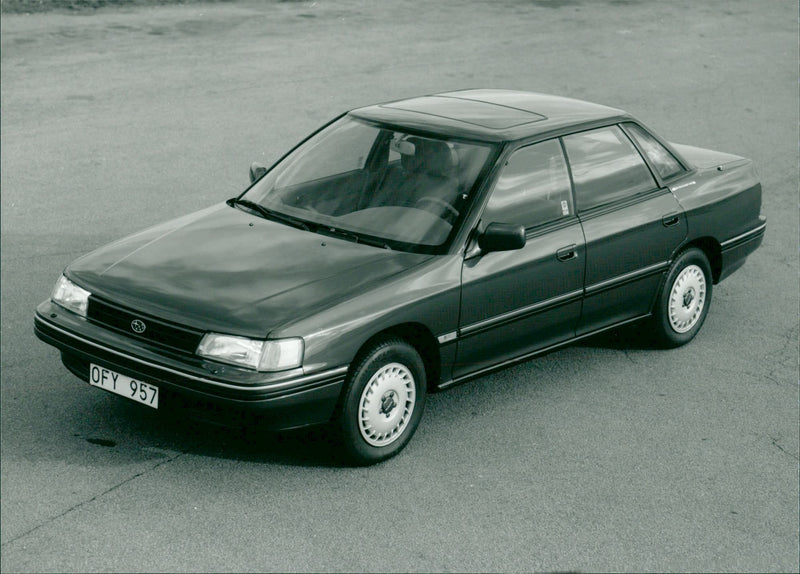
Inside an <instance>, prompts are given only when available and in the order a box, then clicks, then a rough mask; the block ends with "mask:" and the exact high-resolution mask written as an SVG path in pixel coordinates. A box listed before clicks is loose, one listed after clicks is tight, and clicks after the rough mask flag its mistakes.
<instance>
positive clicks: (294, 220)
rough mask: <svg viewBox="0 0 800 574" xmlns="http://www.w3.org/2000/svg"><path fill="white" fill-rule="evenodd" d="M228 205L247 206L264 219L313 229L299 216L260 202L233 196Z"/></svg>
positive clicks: (308, 229)
mask: <svg viewBox="0 0 800 574" xmlns="http://www.w3.org/2000/svg"><path fill="white" fill-rule="evenodd" d="M228 205H241V206H242V207H245V208H247V209H249V210H251V211H255V212H256V213H258V214H259V215H261V217H263V218H264V219H271V220H273V221H279V222H281V223H285V224H287V225H291V226H292V227H297V228H299V229H304V230H306V231H312V228H311V225H310V224H309V223H308V222H307V221H304V220H302V219H300V218H299V217H293V216H291V215H286V214H285V213H281V212H279V211H274V210H272V209H270V208H269V207H264V206H263V205H261V204H260V203H256V202H255V201H250V200H249V199H237V198H233V199H230V200H228Z"/></svg>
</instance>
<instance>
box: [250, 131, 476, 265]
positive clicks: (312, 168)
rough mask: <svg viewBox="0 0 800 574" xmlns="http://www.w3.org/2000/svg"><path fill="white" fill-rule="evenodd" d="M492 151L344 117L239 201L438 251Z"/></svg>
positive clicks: (374, 239) (320, 225)
mask: <svg viewBox="0 0 800 574" xmlns="http://www.w3.org/2000/svg"><path fill="white" fill-rule="evenodd" d="M491 149H492V148H491V146H488V145H484V144H475V143H464V142H460V141H448V140H445V139H434V138H429V137H422V136H418V135H411V134H407V133H403V132H402V131H394V130H393V129H387V128H381V127H378V126H374V125H372V124H368V123H366V122H362V121H360V120H356V119H354V118H351V117H349V116H344V117H342V118H341V119H339V120H337V121H335V122H334V123H332V124H331V125H329V126H328V127H326V128H325V129H323V130H322V131H320V132H319V133H317V134H315V135H314V136H312V137H311V138H310V139H309V140H308V141H306V142H305V143H303V144H302V145H301V146H300V147H298V148H297V149H295V150H294V151H293V152H292V153H290V154H289V155H288V156H287V157H285V158H284V159H283V160H282V161H281V162H280V163H279V164H277V165H276V166H275V167H274V168H273V169H272V170H270V172H269V173H267V174H266V175H265V176H264V177H263V178H261V179H260V180H259V181H258V182H257V183H256V184H255V185H254V186H253V187H252V188H251V189H250V190H249V191H248V192H247V193H246V194H245V195H244V196H243V198H242V199H244V200H249V201H252V202H255V203H257V204H259V205H260V206H261V207H263V208H266V210H261V212H262V215H263V214H268V212H274V213H277V214H280V215H284V216H289V217H291V218H292V219H293V220H295V221H298V220H299V221H301V222H303V223H305V224H306V225H305V227H307V228H308V229H311V230H313V231H316V232H318V233H325V234H338V235H341V236H342V237H345V238H347V239H350V240H353V241H362V242H365V243H372V244H376V245H381V246H386V247H389V248H392V249H402V250H406V251H417V252H435V251H436V248H437V247H440V246H442V245H443V244H445V242H446V241H447V240H448V238H449V237H450V235H451V231H452V230H453V227H454V226H455V225H456V223H457V222H459V221H460V216H461V215H462V213H463V212H464V211H465V210H466V206H467V203H468V200H469V193H470V191H471V190H472V186H473V184H474V183H475V180H476V179H477V177H478V174H479V173H480V172H481V169H482V168H483V166H484V164H485V163H486V161H487V159H488V157H489V153H490V151H491ZM245 207H246V205H245Z"/></svg>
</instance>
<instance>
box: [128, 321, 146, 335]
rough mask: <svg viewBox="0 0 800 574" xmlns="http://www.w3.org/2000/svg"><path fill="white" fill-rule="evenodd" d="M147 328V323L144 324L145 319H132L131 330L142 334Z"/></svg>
mask: <svg viewBox="0 0 800 574" xmlns="http://www.w3.org/2000/svg"><path fill="white" fill-rule="evenodd" d="M145 329H147V325H145V324H144V321H140V320H139V319H134V320H133V321H131V330H132V331H133V332H134V333H137V334H139V335H141V334H142V333H144V330H145Z"/></svg>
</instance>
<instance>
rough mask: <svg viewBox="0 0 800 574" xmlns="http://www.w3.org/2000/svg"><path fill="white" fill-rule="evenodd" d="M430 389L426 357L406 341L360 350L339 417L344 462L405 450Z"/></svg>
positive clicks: (362, 461) (385, 342)
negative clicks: (425, 362) (427, 390)
mask: <svg viewBox="0 0 800 574" xmlns="http://www.w3.org/2000/svg"><path fill="white" fill-rule="evenodd" d="M426 387H427V381H426V378H425V365H424V364H423V362H422V358H421V357H420V355H419V353H418V352H417V350H416V349H414V347H412V346H411V345H409V344H408V343H407V342H406V341H404V340H403V339H399V338H391V339H384V340H382V341H379V342H377V343H375V344H374V345H373V346H371V347H369V348H368V350H367V351H366V352H365V353H361V354H359V356H358V357H357V358H356V361H355V363H354V367H353V368H352V369H351V371H350V374H349V375H348V377H347V384H346V386H345V391H344V395H343V400H342V403H341V407H340V411H339V413H338V416H337V418H336V420H335V421H334V425H335V431H336V434H337V435H338V437H339V439H340V445H341V447H342V455H343V456H344V458H345V461H346V462H348V463H350V464H355V465H368V464H374V463H376V462H380V461H382V460H386V459H387V458H390V457H392V456H394V455H396V454H397V453H398V452H400V451H401V450H402V449H403V447H405V446H406V445H407V444H408V441H409V440H411V437H412V436H413V434H414V431H415V430H416V429H417V426H418V425H419V421H420V419H421V418H422V411H423V410H424V408H425V396H426Z"/></svg>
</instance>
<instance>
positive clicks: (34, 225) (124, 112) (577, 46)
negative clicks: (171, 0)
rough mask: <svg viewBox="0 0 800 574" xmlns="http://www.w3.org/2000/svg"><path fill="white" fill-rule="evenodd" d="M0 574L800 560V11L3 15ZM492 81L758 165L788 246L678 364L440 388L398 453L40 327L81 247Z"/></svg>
mask: <svg viewBox="0 0 800 574" xmlns="http://www.w3.org/2000/svg"><path fill="white" fill-rule="evenodd" d="M0 58H1V59H0V63H1V64H2V65H1V66H0V80H1V81H0V110H2V128H1V129H2V132H1V135H0V146H1V149H0V188H1V189H2V194H1V197H0V201H1V206H0V207H1V208H2V211H1V212H0V218H1V223H2V225H1V228H0V234H1V235H0V239H2V260H1V263H2V267H1V269H0V272H1V280H2V289H1V293H2V308H1V312H2V330H1V335H2V358H1V360H2V364H1V366H0V376H1V377H2V378H1V381H0V392H1V393H2V394H1V395H0V414H1V415H2V419H1V420H0V430H1V431H2V434H1V435H0V461H1V465H2V468H1V470H2V477H1V478H2V481H1V482H0V510H1V511H2V531H1V533H0V555H1V556H2V557H1V558H0V569H2V571H3V572H44V571H62V572H92V571H136V572H145V571H398V572H399V571H424V572H429V571H523V572H529V571H747V572H751V571H798V523H799V522H800V517H799V516H798V451H799V450H800V447H799V446H798V443H799V442H800V440H799V437H798V434H799V432H800V431H799V427H800V424H799V423H798V418H799V416H800V415H799V414H798V403H799V402H800V399H799V398H798V330H799V328H798V324H799V319H798V310H799V309H800V293H799V289H798V271H799V270H800V263H799V261H798V246H799V245H800V238H799V235H798V227H799V226H798V164H799V163H800V161H799V159H798V121H799V120H800V118H799V117H798V116H799V113H798V7H797V3H796V2H792V1H784V0H773V1H756V0H751V1H747V0H725V1H708V2H694V1H688V0H674V1H669V2H646V1H637V0H607V1H591V2H590V1H588V0H560V1H558V0H552V1H547V0H540V1H521V0H519V1H515V0H499V1H495V2H489V1H479V0H472V1H464V2H457V1H442V2H436V3H428V2H421V1H420V2H411V1H407V0H406V1H404V0H400V1H397V2H380V3H379V2H369V1H366V0H341V1H332V0H331V1H326V0H319V1H295V2H256V1H254V0H253V1H246V0H240V1H232V2H224V3H214V4H202V3H192V4H186V5H177V6H161V7H138V8H129V9H124V8H123V9H119V8H106V9H101V10H97V11H77V12H75V13H47V14H35V15H3V17H2V20H0ZM469 87H497V88H513V89H524V90H531V91H539V92H546V93H554V94H560V95H566V96H571V97H577V98H582V99H587V100H590V101H595V102H599V103H603V104H607V105H611V106H614V107H619V108H623V109H626V110H628V111H630V112H631V113H633V114H634V115H636V116H637V117H639V118H641V119H642V120H643V121H644V122H645V123H646V124H647V125H649V126H650V127H651V128H653V129H654V130H655V131H656V132H658V133H660V134H661V135H663V136H664V137H666V138H667V139H669V140H671V141H676V142H681V143H688V144H691V145H696V146H701V147H708V148H711V149H717V150H721V151H726V152H730V153H734V154H738V155H742V156H745V157H749V158H752V159H753V160H754V161H755V162H756V164H757V165H758V169H759V173H760V175H761V178H762V183H763V190H764V202H763V213H764V214H765V215H766V216H767V217H768V229H767V234H766V237H765V239H764V243H763V245H762V247H761V249H760V250H759V251H757V252H756V253H755V254H754V255H753V256H752V257H751V258H750V259H749V260H748V262H747V263H746V265H745V266H744V267H743V268H742V269H740V270H739V271H737V272H736V273H735V274H734V275H733V276H731V277H730V278H729V279H727V280H726V281H724V282H723V283H721V284H720V285H718V286H716V288H715V290H714V299H713V302H712V304H711V310H710V314H709V316H708V319H707V320H706V323H705V325H704V327H703V329H702V331H701V332H700V334H699V335H698V337H697V338H696V339H695V340H694V341H693V342H692V343H691V344H689V345H687V346H685V347H682V348H680V349H675V350H671V351H661V350H655V349H652V348H649V347H648V346H647V345H644V344H642V343H641V338H640V337H639V333H638V332H637V331H636V329H633V330H625V331H620V332H616V333H612V334H609V335H606V336H603V337H598V338H595V339H592V340H589V341H585V342H583V343H581V344H578V345H574V346H571V347H568V348H565V349H562V350H560V351H558V352H555V353H552V354H549V355H547V356H545V357H542V358H540V359H537V360H534V361H530V362H528V363H525V364H522V365H519V366H517V367H514V368H511V369H507V370H504V371H501V372H499V373H496V374H493V375H491V376H487V377H484V378H481V379H478V380H476V381H473V382H471V383H468V384H466V385H462V386H459V387H456V388H454V389H451V390H449V391H446V392H443V393H438V394H435V395H433V396H431V397H430V398H429V401H428V405H427V409H426V413H425V416H424V418H423V421H422V423H421V426H420V428H419V430H418V432H417V434H416V435H415V437H414V439H413V440H412V442H411V443H410V445H409V446H408V447H407V448H406V449H405V450H404V451H403V452H402V453H401V454H400V455H399V456H398V457H396V458H395V459H392V460H390V461H387V462H385V463H383V464H380V465H377V466H374V467H369V468H359V469H351V468H342V467H340V466H338V465H337V464H336V463H335V460H334V458H333V457H332V456H331V454H330V448H329V444H328V440H327V437H326V435H325V433H323V432H320V431H307V432H299V433H290V434H282V435H267V434H264V433H261V432H258V431H257V430H254V429H247V430H229V429H221V428H217V427H213V426H210V425H204V424H201V423H197V422H192V421H187V420H181V419H178V420H174V419H170V418H168V417H165V416H163V415H161V414H159V413H154V412H151V411H149V410H146V409H143V408H141V407H138V406H137V405H134V404H130V403H128V402H127V401H125V400H124V399H122V398H119V397H116V396H112V395H110V394H107V393H103V392H102V391H99V390H98V389H94V388H91V387H90V386H89V385H87V384H85V383H82V382H81V381H79V380H78V379H77V378H75V377H74V376H73V375H71V374H70V373H69V372H68V371H67V370H66V369H65V368H64V367H63V366H62V365H61V363H60V361H59V356H58V353H57V352H56V351H55V350H54V349H53V348H51V347H48V346H46V345H44V344H43V343H41V342H40V341H38V340H37V339H36V338H35V337H34V335H33V312H34V309H35V307H36V305H37V304H38V303H39V302H40V301H42V300H44V299H46V298H47V297H48V296H49V293H50V290H51V288H52V286H53V284H54V282H55V280H56V279H57V277H58V276H59V273H60V272H61V270H62V269H63V268H64V266H65V265H67V264H68V263H69V262H70V261H71V260H73V259H74V258H76V257H77V256H79V255H81V254H83V253H85V252H87V251H89V250H91V249H93V248H96V247H99V246H101V245H103V244H105V243H107V242H109V241H111V240H113V239H116V238H119V237H122V236H124V235H126V234H128V233H132V232H134V231H137V230H140V229H142V228H145V227H147V226H150V225H152V224H155V223H158V222H161V221H165V220H167V219H170V218H172V217H176V216H179V215H182V214H186V213H189V212H192V211H195V210H197V209H200V208H203V207H206V206H209V205H212V204H214V203H217V202H220V201H222V200H224V199H226V198H228V197H231V196H233V195H235V194H236V193H238V192H239V191H241V190H242V189H243V188H244V187H245V186H246V184H247V181H248V179H247V177H248V166H249V165H250V163H251V162H253V161H259V162H261V163H271V162H272V161H274V160H275V159H277V158H278V157H279V156H280V154H281V153H282V152H283V151H285V150H286V149H287V148H288V147H289V146H291V145H293V144H294V143H295V142H296V141H298V140H299V139H300V138H302V137H303V136H305V134H307V133H308V132H309V131H311V130H312V129H314V128H316V127H317V126H318V125H320V124H321V123H322V122H324V121H326V120H328V119H330V118H331V117H333V116H335V115H337V114H338V113H340V112H342V111H344V110H346V109H350V108H354V107H358V106H362V105H366V104H370V103H374V102H379V101H386V100H392V99H397V98H402V97H407V96H413V95H420V94H426V93H433V92H439V91H446V90H453V89H460V88H469Z"/></svg>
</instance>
